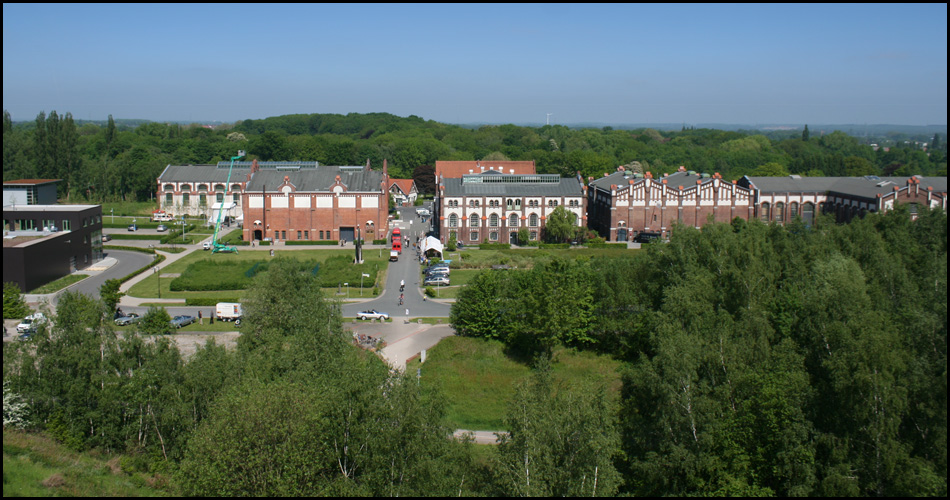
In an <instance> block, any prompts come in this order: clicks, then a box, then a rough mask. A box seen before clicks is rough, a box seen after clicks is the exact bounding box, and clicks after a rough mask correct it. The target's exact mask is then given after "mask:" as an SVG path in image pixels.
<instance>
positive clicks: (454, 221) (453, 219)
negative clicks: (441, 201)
mask: <svg viewBox="0 0 950 500" xmlns="http://www.w3.org/2000/svg"><path fill="white" fill-rule="evenodd" d="M449 227H459V216H458V215H455V214H452V215H450V216H449Z"/></svg>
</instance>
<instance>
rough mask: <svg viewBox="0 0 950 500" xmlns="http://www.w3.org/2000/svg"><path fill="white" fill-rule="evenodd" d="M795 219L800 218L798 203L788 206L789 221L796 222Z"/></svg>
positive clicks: (794, 202)
mask: <svg viewBox="0 0 950 500" xmlns="http://www.w3.org/2000/svg"><path fill="white" fill-rule="evenodd" d="M795 217H798V202H797V201H793V202H791V203H789V204H788V219H789V220H795Z"/></svg>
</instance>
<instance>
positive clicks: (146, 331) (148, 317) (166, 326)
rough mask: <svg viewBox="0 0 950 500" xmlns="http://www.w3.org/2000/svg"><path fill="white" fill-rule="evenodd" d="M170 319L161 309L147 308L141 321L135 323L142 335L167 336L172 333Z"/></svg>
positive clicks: (163, 309) (166, 312)
mask: <svg viewBox="0 0 950 500" xmlns="http://www.w3.org/2000/svg"><path fill="white" fill-rule="evenodd" d="M171 321H172V318H171V316H169V315H168V311H166V310H165V308H163V307H154V306H153V307H149V308H148V312H147V313H145V316H143V317H142V321H139V322H138V323H136V325H137V326H138V331H139V333H141V334H142V335H168V334H170V333H172V324H171Z"/></svg>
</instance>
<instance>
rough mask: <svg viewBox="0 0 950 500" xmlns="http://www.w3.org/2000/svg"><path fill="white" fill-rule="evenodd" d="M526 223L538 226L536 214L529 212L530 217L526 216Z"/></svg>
mask: <svg viewBox="0 0 950 500" xmlns="http://www.w3.org/2000/svg"><path fill="white" fill-rule="evenodd" d="M528 225H529V226H531V227H538V214H531V217H529V218H528Z"/></svg>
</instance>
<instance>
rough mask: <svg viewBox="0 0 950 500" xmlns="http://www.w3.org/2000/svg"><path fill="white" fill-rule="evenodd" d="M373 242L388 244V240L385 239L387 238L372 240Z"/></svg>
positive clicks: (375, 243)
mask: <svg viewBox="0 0 950 500" xmlns="http://www.w3.org/2000/svg"><path fill="white" fill-rule="evenodd" d="M373 244H374V245H388V244H389V240H387V239H382V240H373Z"/></svg>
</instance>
